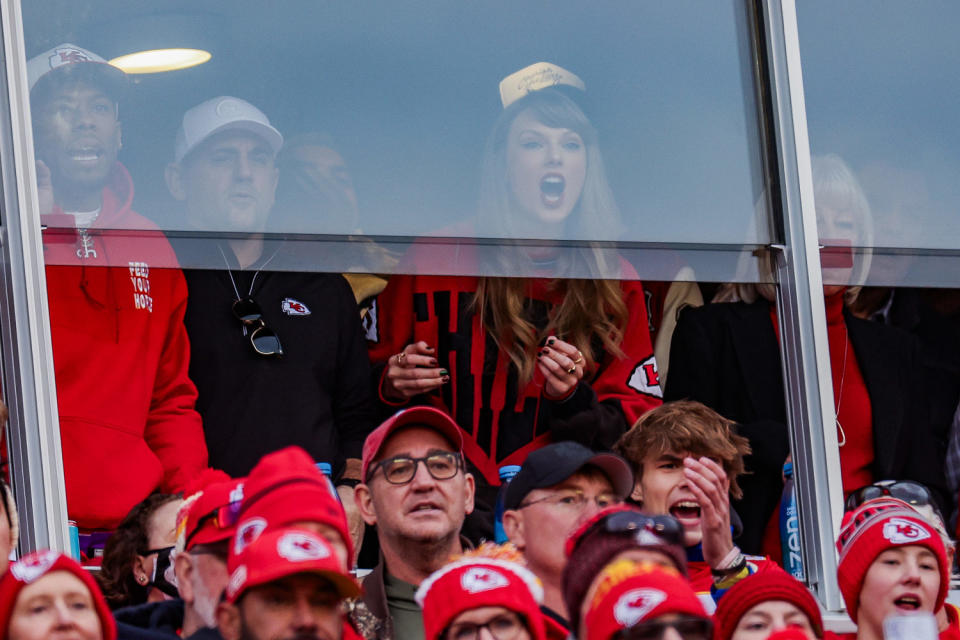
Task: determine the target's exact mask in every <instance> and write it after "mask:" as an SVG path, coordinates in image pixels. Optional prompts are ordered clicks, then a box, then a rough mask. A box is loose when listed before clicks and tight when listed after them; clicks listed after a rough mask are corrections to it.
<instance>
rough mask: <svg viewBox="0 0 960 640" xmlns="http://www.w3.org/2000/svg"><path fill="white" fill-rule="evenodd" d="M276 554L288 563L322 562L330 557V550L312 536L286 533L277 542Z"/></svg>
mask: <svg viewBox="0 0 960 640" xmlns="http://www.w3.org/2000/svg"><path fill="white" fill-rule="evenodd" d="M277 553H279V554H280V557H281V558H286V559H287V560H289V561H290V562H306V561H307V560H322V559H324V558H329V557H330V549H329V548H328V547H326V546H325V545H324V544H323V543H321V542H320V541H319V540H317V539H316V538H314V537H313V536H308V535H306V534H303V533H288V534H287V535H285V536H281V537H280V539H279V540H277Z"/></svg>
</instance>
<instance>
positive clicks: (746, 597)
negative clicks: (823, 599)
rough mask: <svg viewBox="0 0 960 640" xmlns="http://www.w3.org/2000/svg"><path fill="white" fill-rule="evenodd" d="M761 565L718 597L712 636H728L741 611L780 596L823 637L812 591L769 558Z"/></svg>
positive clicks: (723, 638)
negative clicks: (798, 610) (796, 609)
mask: <svg viewBox="0 0 960 640" xmlns="http://www.w3.org/2000/svg"><path fill="white" fill-rule="evenodd" d="M760 566H761V568H760V570H759V571H757V573H755V574H753V575H751V576H749V577H747V578H744V579H743V580H741V581H739V582H737V583H736V584H735V585H733V586H732V587H730V589H729V591H727V592H726V593H725V594H723V597H722V598H720V602H719V603H717V610H716V612H714V614H713V623H714V628H713V638H714V640H730V638H732V637H733V632H734V630H735V629H736V628H737V624H738V623H739V622H740V619H741V618H742V617H743V616H744V614H746V613H747V611H749V610H750V609H752V608H753V607H754V606H756V605H758V604H760V603H761V602H768V601H770V600H783V601H785V602H789V603H790V604H792V605H794V606H796V607H797V608H798V609H800V611H802V612H803V613H804V614H805V615H806V616H807V619H808V620H809V621H810V626H811V627H813V632H814V633H815V634H816V636H817V637H818V638H822V637H823V618H822V617H821V615H820V607H819V606H818V605H817V601H816V600H815V599H814V597H813V594H811V593H810V591H809V590H808V589H807V588H806V587H805V586H804V585H803V583H802V582H800V581H799V580H797V579H796V578H794V577H793V576H791V575H790V574H789V573H787V572H786V571H784V570H783V569H781V568H780V567H778V566H776V565H775V564H773V563H772V562H767V563H763V564H761V565H760Z"/></svg>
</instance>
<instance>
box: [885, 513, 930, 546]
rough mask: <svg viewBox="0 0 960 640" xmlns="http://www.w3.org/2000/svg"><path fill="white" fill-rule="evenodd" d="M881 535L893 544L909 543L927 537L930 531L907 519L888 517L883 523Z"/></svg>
mask: <svg viewBox="0 0 960 640" xmlns="http://www.w3.org/2000/svg"><path fill="white" fill-rule="evenodd" d="M883 537H884V538H886V539H887V540H889V541H890V542H892V543H893V544H911V543H913V542H918V541H920V540H925V539H927V538H929V537H930V532H929V531H927V530H926V529H924V528H923V527H921V526H919V525H917V524H915V523H913V522H910V521H909V520H901V519H900V518H890V521H889V522H886V523H885V524H884V525H883Z"/></svg>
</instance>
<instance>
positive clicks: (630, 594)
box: [613, 589, 667, 627]
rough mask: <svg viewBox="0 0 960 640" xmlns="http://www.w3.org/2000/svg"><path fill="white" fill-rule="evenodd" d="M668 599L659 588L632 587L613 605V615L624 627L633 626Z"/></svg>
mask: <svg viewBox="0 0 960 640" xmlns="http://www.w3.org/2000/svg"><path fill="white" fill-rule="evenodd" d="M666 599H667V594H665V593H664V592H663V591H660V590H659V589H632V590H630V591H627V592H626V593H625V594H623V595H622V596H620V599H619V600H617V604H615V605H614V606H613V617H614V618H615V619H616V621H617V622H618V623H619V624H622V625H623V626H624V627H632V626H633V625H635V624H637V623H638V622H640V621H641V620H643V619H644V618H645V617H646V616H647V614H648V613H650V612H651V611H653V609H654V608H655V607H656V606H657V605H658V604H660V603H661V602H663V601H664V600H666Z"/></svg>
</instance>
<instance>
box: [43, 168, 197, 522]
mask: <svg viewBox="0 0 960 640" xmlns="http://www.w3.org/2000/svg"><path fill="white" fill-rule="evenodd" d="M132 202H133V182H132V181H131V179H130V175H129V174H128V173H127V171H126V169H124V168H123V167H122V166H121V165H120V164H117V165H116V167H115V168H114V171H113V173H112V174H111V179H110V183H109V184H108V185H107V186H106V187H105V188H104V190H103V205H102V208H101V211H100V215H99V216H98V217H97V219H96V221H95V222H94V224H93V226H92V227H91V229H90V230H89V231H88V232H87V233H86V234H81V233H80V232H78V231H77V230H76V229H75V228H74V221H73V217H72V216H67V215H64V214H63V213H62V211H59V210H56V211H55V212H54V213H53V214H52V215H50V216H45V217H44V224H46V225H47V226H48V228H47V229H46V231H44V234H43V248H44V258H45V261H46V265H47V266H46V275H47V298H48V301H49V306H50V331H51V334H52V338H53V362H54V370H55V374H56V379H57V404H58V409H59V413H60V438H61V445H62V448H63V467H64V476H65V480H66V488H67V511H68V513H69V517H70V518H71V519H73V520H76V521H77V523H78V525H79V526H80V527H81V528H112V527H115V526H116V525H117V524H118V523H119V522H120V520H121V519H122V518H123V517H124V516H125V515H126V514H127V512H128V511H129V510H130V508H131V507H133V506H134V505H135V504H136V503H137V502H139V501H140V500H142V499H143V498H145V497H147V495H149V494H150V493H151V492H153V491H155V490H157V489H159V490H161V491H165V492H175V491H179V490H180V489H182V488H183V487H184V485H185V484H186V483H187V482H188V481H189V480H190V479H191V478H192V477H193V476H194V475H195V474H196V473H198V472H199V471H200V470H201V469H203V468H204V467H205V466H206V464H207V449H206V445H205V443H204V438H203V429H202V426H201V423H200V416H199V415H198V414H197V413H196V412H195V411H194V408H193V407H194V402H195V401H196V397H197V391H196V388H195V387H194V386H193V383H192V382H191V381H190V379H189V378H188V377H187V366H188V364H189V358H190V347H189V344H188V342H187V333H186V330H185V329H184V326H183V313H184V310H185V309H186V304H187V289H186V285H185V283H184V279H183V274H182V273H181V272H180V269H179V268H178V267H177V261H176V257H175V256H174V253H173V250H172V248H171V247H170V244H169V243H168V242H167V240H166V238H165V237H164V235H163V234H162V233H161V232H160V231H159V230H158V229H157V228H156V226H154V225H153V224H152V223H151V222H149V221H148V220H147V219H145V218H143V217H141V216H140V215H138V214H137V213H135V212H134V211H133V210H131V208H130V205H131V203H132ZM81 255H82V256H83V257H81Z"/></svg>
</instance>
